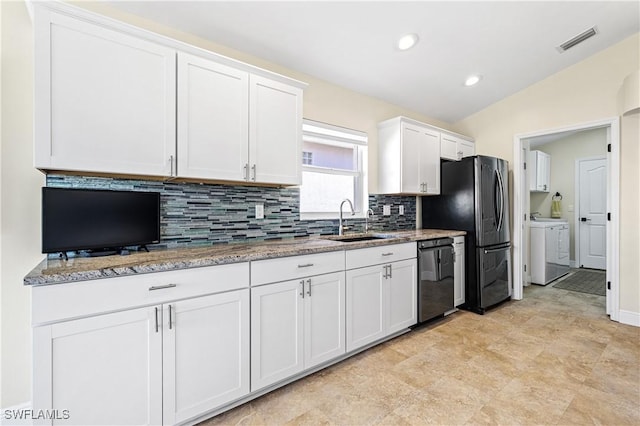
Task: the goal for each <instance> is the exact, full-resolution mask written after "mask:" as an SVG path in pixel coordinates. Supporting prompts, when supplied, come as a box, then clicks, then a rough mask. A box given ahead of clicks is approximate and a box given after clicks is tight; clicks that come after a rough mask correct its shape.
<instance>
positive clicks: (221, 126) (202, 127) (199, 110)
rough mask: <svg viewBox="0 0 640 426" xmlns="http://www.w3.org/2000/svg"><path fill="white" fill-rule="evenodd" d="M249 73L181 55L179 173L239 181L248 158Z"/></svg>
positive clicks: (179, 60) (244, 176) (244, 170)
mask: <svg viewBox="0 0 640 426" xmlns="http://www.w3.org/2000/svg"><path fill="white" fill-rule="evenodd" d="M248 111H249V73H247V72H245V71H241V70H237V69H235V68H231V67H228V66H226V65H222V64H218V63H216V62H214V61H210V60H207V59H203V58H200V57H197V56H194V55H189V54H186V53H179V54H178V174H179V175H180V176H181V177H188V178H203V179H221V180H232V181H240V180H244V179H246V176H247V170H246V168H247V164H248V163H249V113H248Z"/></svg>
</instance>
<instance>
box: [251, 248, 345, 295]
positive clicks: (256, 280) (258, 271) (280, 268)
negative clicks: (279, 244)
mask: <svg viewBox="0 0 640 426" xmlns="http://www.w3.org/2000/svg"><path fill="white" fill-rule="evenodd" d="M342 270H344V251H342V250H340V251H332V252H329V253H318V254H309V255H304V256H291V257H281V258H277V259H267V260H258V261H255V262H251V285H252V286H256V285H262V284H268V283H275V282H279V281H287V280H294V279H297V278H302V277H310V276H313V275H320V274H326V273H329V272H336V271H342Z"/></svg>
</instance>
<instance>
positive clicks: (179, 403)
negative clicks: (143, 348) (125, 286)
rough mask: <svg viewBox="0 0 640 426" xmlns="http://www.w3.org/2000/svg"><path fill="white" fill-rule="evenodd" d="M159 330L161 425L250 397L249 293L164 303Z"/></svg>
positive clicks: (245, 291)
mask: <svg viewBox="0 0 640 426" xmlns="http://www.w3.org/2000/svg"><path fill="white" fill-rule="evenodd" d="M169 321H171V324H169ZM162 328H163V338H164V342H163V371H164V374H163V389H164V392H163V400H164V404H163V412H164V417H163V422H164V423H165V424H176V423H182V422H184V421H185V420H189V419H191V418H193V417H196V416H198V415H200V414H203V413H205V412H207V411H209V410H212V409H214V408H216V407H219V406H221V405H223V404H225V403H227V402H230V401H232V400H234V399H237V398H240V397H242V396H244V395H247V394H248V393H249V355H250V354H249V289H244V290H237V291H232V292H228V293H221V294H214V295H212V296H203V297H197V298H194V299H187V300H182V301H179V302H174V303H171V304H167V305H164V306H163V324H162Z"/></svg>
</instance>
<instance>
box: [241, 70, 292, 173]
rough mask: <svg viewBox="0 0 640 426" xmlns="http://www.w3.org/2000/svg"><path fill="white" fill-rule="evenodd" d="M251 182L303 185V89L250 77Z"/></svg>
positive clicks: (253, 76) (254, 76)
mask: <svg viewBox="0 0 640 426" xmlns="http://www.w3.org/2000/svg"><path fill="white" fill-rule="evenodd" d="M249 161H250V170H249V180H251V181H255V182H263V183H277V184H287V185H299V184H300V183H301V182H302V174H301V173H302V172H301V170H302V169H301V168H302V90H301V89H299V88H297V87H293V86H289V85H286V84H283V83H279V82H276V81H273V80H269V79H267V78H264V77H260V76H256V75H251V76H250V86H249Z"/></svg>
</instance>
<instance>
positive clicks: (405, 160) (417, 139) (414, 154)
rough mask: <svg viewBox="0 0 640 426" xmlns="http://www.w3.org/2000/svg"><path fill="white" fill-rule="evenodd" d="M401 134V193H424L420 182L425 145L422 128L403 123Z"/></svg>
mask: <svg viewBox="0 0 640 426" xmlns="http://www.w3.org/2000/svg"><path fill="white" fill-rule="evenodd" d="M401 132H402V148H401V150H402V157H401V158H402V159H401V164H400V170H401V174H402V177H401V180H402V185H401V192H403V193H409V194H418V193H420V192H422V181H421V180H420V159H421V156H420V153H421V150H422V144H423V143H424V136H423V133H422V128H421V127H419V126H414V125H412V124H407V123H402V130H401Z"/></svg>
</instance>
